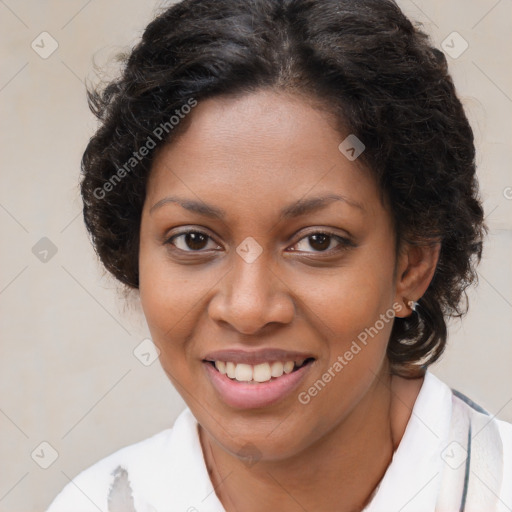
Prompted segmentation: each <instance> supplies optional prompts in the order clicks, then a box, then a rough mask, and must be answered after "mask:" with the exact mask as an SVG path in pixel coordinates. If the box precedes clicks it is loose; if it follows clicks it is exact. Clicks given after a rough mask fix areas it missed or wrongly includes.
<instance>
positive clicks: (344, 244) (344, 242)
mask: <svg viewBox="0 0 512 512" xmlns="http://www.w3.org/2000/svg"><path fill="white" fill-rule="evenodd" d="M191 233H194V234H199V235H204V236H206V237H207V238H208V239H210V240H213V238H212V237H211V236H210V235H208V234H207V233H205V232H204V231H200V230H198V229H189V230H186V231H182V232H181V233H176V234H174V235H172V236H171V237H170V238H168V239H167V240H166V241H165V245H169V246H172V247H173V250H176V251H180V252H182V253H198V254H201V253H203V252H206V251H208V249H206V250H205V249H200V250H196V251H195V250H188V251H186V250H183V249H179V248H178V247H176V246H175V245H174V243H173V241H174V240H175V239H176V238H179V237H181V236H185V235H189V234H191ZM313 235H325V236H327V237H329V238H331V239H335V240H336V241H337V242H338V244H339V246H338V247H337V248H336V249H327V250H325V251H312V252H313V254H320V255H322V254H329V255H331V254H332V253H336V252H341V251H343V250H344V249H347V248H349V247H355V244H354V243H353V242H352V240H350V239H349V238H345V237H342V236H340V235H337V234H335V233H332V232H330V231H328V230H322V231H312V232H310V233H308V234H306V235H304V236H303V237H302V238H300V239H299V240H298V241H297V242H296V243H295V244H294V245H297V244H298V243H299V242H301V241H302V240H307V239H308V238H309V237H311V236H313ZM329 245H330V244H329ZM292 252H297V253H301V252H303V251H295V250H294V251H292Z"/></svg>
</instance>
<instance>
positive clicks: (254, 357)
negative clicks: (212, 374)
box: [203, 348, 314, 365]
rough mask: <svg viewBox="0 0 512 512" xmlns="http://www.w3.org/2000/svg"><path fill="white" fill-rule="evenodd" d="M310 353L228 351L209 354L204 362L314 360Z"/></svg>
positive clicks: (273, 350) (263, 350)
mask: <svg viewBox="0 0 512 512" xmlns="http://www.w3.org/2000/svg"><path fill="white" fill-rule="evenodd" d="M313 357H314V356H313V354H311V353H310V352H295V351H290V350H282V349H277V348H265V349H259V350H251V351H247V350H240V349H227V350H216V351H214V352H209V353H208V354H206V356H204V358H203V360H204V361H224V362H232V363H235V364H239V363H243V364H251V365H255V364H261V363H271V362H274V361H281V362H286V361H303V360H304V359H309V358H313Z"/></svg>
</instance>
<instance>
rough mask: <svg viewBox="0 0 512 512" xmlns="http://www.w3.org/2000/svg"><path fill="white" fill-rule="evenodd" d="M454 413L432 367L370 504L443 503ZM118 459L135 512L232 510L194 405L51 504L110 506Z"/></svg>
mask: <svg viewBox="0 0 512 512" xmlns="http://www.w3.org/2000/svg"><path fill="white" fill-rule="evenodd" d="M464 407H469V406H468V405H466V404H464ZM451 415H452V393H451V390H450V388H449V387H448V386H447V385H446V384H444V383H443V382H441V381H440V380H439V379H438V378H437V377H435V376H434V375H433V374H432V373H430V372H428V371H427V373H426V375H425V380H424V383H423V385H422V388H421V390H420V393H419V395H418V397H417V399H416V402H415V404H414V407H413V411H412V415H411V418H410V420H409V422H408V424H407V428H406V430H405V433H404V436H403V438H402V440H401V442H400V445H399V446H398V448H397V450H396V451H395V453H394V455H393V459H392V462H391V464H390V465H389V467H388V469H387V471H386V473H385V475H384V477H383V478H382V480H381V482H380V484H379V486H378V488H377V491H376V493H375V494H374V496H373V499H372V500H371V502H370V503H369V505H368V506H367V507H366V508H365V509H364V511H363V512H398V511H400V512H434V511H435V510H436V502H437V500H438V494H439V491H440V486H441V479H442V476H443V471H444V470H446V462H445V461H444V459H443V458H442V454H443V450H445V448H446V447H447V444H448V441H449V434H450V420H451ZM489 419H491V418H489ZM496 421H497V424H498V427H499V431H500V434H501V439H502V443H503V484H502V487H501V491H500V495H499V502H498V506H497V508H496V509H495V510H496V512H506V511H512V424H510V423H507V422H504V421H498V420H496ZM488 462H490V463H491V464H492V461H488ZM119 466H121V467H122V468H124V469H125V470H126V471H127V473H128V478H129V481H130V485H131V489H132V491H133V499H134V505H135V510H136V512H178V511H180V512H186V511H189V512H194V511H196V512H225V511H224V508H223V507H222V504H221V503H220V501H219V500H218V498H217V496H216V494H215V491H214V489H213V486H212V483H211V480H210V478H209V476H208V472H207V469H206V465H205V462H204V458H203V453H202V449H201V445H200V441H199V436H198V431H197V422H196V420H195V418H194V416H193V415H192V413H191V412H190V410H189V409H188V408H187V409H185V410H184V411H183V412H182V413H181V414H180V416H179V417H178V418H177V420H176V422H175V424H174V427H173V428H172V429H167V430H164V431H162V432H160V433H158V434H156V435H154V436H152V437H150V438H148V439H145V440H143V441H140V442H138V443H135V444H133V445H130V446H127V447H125V448H123V449H121V450H119V451H117V452H115V453H113V454H112V455H110V456H108V457H106V458H104V459H102V460H100V461H99V462H97V463H96V464H94V465H92V466H91V467H89V468H87V469H86V470H84V471H83V472H81V473H80V474H79V475H78V476H76V477H75V478H74V479H73V480H72V481H71V482H69V483H68V484H67V485H66V486H65V488H64V489H63V490H62V491H61V493H60V494H59V495H58V496H57V497H56V498H55V500H54V501H53V502H52V504H51V505H50V507H49V508H48V509H47V512H97V511H98V510H100V511H102V512H109V509H108V494H109V491H110V487H111V485H112V482H113V478H114V477H113V476H112V474H113V473H114V472H115V471H116V469H118V468H119ZM476 476H477V477H478V475H476ZM314 512H319V511H314ZM443 512H452V511H451V510H446V511H443ZM453 512H455V511H453ZM457 512H458V508H457ZM485 512H491V511H485Z"/></svg>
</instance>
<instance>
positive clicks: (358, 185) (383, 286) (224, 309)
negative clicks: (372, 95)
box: [139, 91, 439, 512]
mask: <svg viewBox="0 0 512 512" xmlns="http://www.w3.org/2000/svg"><path fill="white" fill-rule="evenodd" d="M191 115H192V116H193V118H192V122H191V123H190V126H188V128H187V130H186V131H185V132H184V133H183V134H182V135H180V137H179V138H178V139H177V140H175V141H174V142H173V143H171V144H169V145H167V146H165V147H164V148H163V149H162V150H161V151H159V153H158V154H157V155H156V158H155V161H154V164H153V168H152V172H151V176H150V178H149V182H148V189H147V196H146V200H145V204H144V208H143V214H142V220H141V230H140V253H139V268H140V299H141V304H142V307H143V310H144V314H145V316H146V319H147V322H148V325H149V328H150V331H151V334H152V337H153V341H154V342H155V344H156V345H157V346H158V348H159V349H160V351H161V354H160V361H161V364H162V367H163V368H164V370H165V371H166V373H167V374H168V376H169V378H170V379H171V381H172V382H173V384H174V385H175V386H176V388H177V389H178V391H179V392H180V393H181V395H182V396H183V398H184V400H185V401H186V402H187V404H188V406H189V407H190V409H191V410H192V412H193V414H194V415H195V417H196V418H197V419H198V422H199V424H200V429H199V433H200V439H201V444H202V447H203V453H204V456H205V460H206V463H207V466H208V468H209V471H210V476H211V479H212V481H213V484H214V485H215V486H216V492H217V495H218V496H219V498H220V500H221V501H222V503H223V505H224V506H225V508H226V510H227V511H229V512H231V511H235V510H237V511H244V512H251V511H256V510H277V509H279V510H282V511H295V510H303V509H306V510H333V509H336V510H338V511H355V510H360V508H361V507H362V506H364V504H365V503H367V501H368V499H369V497H370V496H371V493H372V492H373V490H374V489H375V487H376V485H377V484H378V482H379V481H380V479H381V478H382V476H383V475H384V473H385V470H386V468H387V466H388V465H389V463H390V461H391V457H392V454H393V450H395V449H396V447H397V446H398V443H399V442H400V439H401V438H402V435H403V432H404V430H405V427H406V425H407V421H408V419H409V417H410V413H411V409H412V406H413V405H414V401H415V400H416V397H417V395H418V392H419V390H420V387H421V384H422V380H423V379H415V380H405V379H402V378H399V377H394V376H391V375H390V372H389V365H388V362H387V358H386V345H387V342H388V339H389V335H390V332H391V327H392V322H388V323H385V325H384V327H383V328H382V329H381V330H380V331H379V332H378V334H377V335H375V336H374V337H373V338H372V339H371V340H370V341H369V342H368V344H367V345H366V346H364V348H363V349H362V350H361V351H360V352H359V353H358V354H357V355H356V356H354V358H353V359H352V360H351V361H350V362H349V363H348V364H347V365H346V366H345V367H344V368H343V370H342V371H341V372H339V373H337V374H336V377H335V378H333V379H332V380H331V382H329V383H328V384H327V385H326V386H325V388H324V389H322V391H321V392H320V393H318V395H317V396H315V397H314V398H313V399H312V400H311V401H310V402H309V403H308V404H307V405H304V404H301V403H300V402H299V401H298V399H297V395H298V392H300V391H304V390H307V389H308V388H309V387H310V386H311V385H312V384H313V383H314V382H315V381H317V380H318V379H320V378H321V376H322V374H324V373H325V372H326V371H327V370H328V369H329V368H330V367H332V365H333V363H334V362H335V361H336V359H337V358H338V356H340V355H343V354H344V353H345V352H346V351H347V350H348V349H349V348H350V346H351V344H352V342H353V340H356V339H357V336H358V334H360V333H361V332H362V331H364V329H365V328H367V327H369V326H373V325H374V324H375V323H376V321H377V320H378V319H379V318H380V315H381V314H383V313H386V311H389V310H393V304H398V305H399V308H398V309H397V316H407V315H409V314H411V310H410V309H409V308H408V306H407V305H406V304H404V297H406V298H407V299H415V300H416V299H418V298H419V297H421V296H422V294H423V293H424V292H425V290H426V289H427V287H428V284H429V282H430V280H431V279H432V275H433V272H434V270H435V265H436V262H437V259H438V255H439V247H438V246H433V247H409V246H403V247H402V248H401V250H400V251H399V256H398V257H397V254H396V251H395V245H396V244H395V234H394V229H393V223H392V219H391V216H390V214H389V211H388V209H387V207H386V206H385V205H384V204H382V202H381V199H380V194H379V189H378V186H377V184H376V182H375V180H374V178H373V177H372V175H371V173H370V172H369V171H368V170H366V169H364V168H363V167H362V166H361V165H359V164H358V162H357V160H356V161H354V162H350V161H349V160H348V159H347V158H345V156H344V155H343V154H342V153H341V152H340V151H339V150H338V145H339V144H340V142H341V141H342V140H343V139H344V138H345V137H346V136H347V135H348V133H346V134H340V133H339V132H338V131H337V130H336V129H335V128H334V126H333V123H332V122H330V120H329V119H328V118H327V114H325V113H324V112H322V111H320V110H319V109H316V108H314V107H313V106H312V103H311V102H308V101H307V100H306V99H305V98H303V97H298V96H292V95H287V94H284V93H276V92H272V91H258V92H256V93H251V94H250V95H245V96H241V97H236V98H235V97H217V98H213V99H209V100H206V101H204V102H201V103H200V104H199V105H198V106H197V107H196V108H195V109H194V112H193V114H191ZM332 193H335V194H339V195H341V196H343V197H345V198H347V200H348V201H350V203H354V204H358V205H359V206H353V205H351V204H349V203H348V202H344V201H334V202H331V203H329V204H328V205H327V206H326V207H325V208H323V209H321V210H318V211H316V212H310V213H308V214H307V215H303V216H300V217H297V218H293V219H286V220H282V221H280V220H279V218H278V213H279V211H280V210H281V209H282V208H284V207H285V206H287V205H289V204H290V203H293V202H295V201H297V200H299V199H309V198H311V197H314V196H321V195H325V194H332ZM171 195H172V196H179V197H181V198H186V199H191V200H196V201H201V202H204V203H207V204H209V205H212V206H215V207H217V208H222V209H224V210H225V212H226V217H225V218H224V219H223V220H218V219H211V218H209V217H206V216H204V215H201V214H199V213H196V212H191V211H188V210H186V209H184V208H182V207H181V206H180V205H178V204H177V203H171V202H167V203H164V204H161V205H160V206H158V207H154V205H155V204H156V203H158V202H160V201H161V200H162V199H164V198H165V197H168V196H171ZM152 208H153V209H152ZM187 228H194V229H196V230H198V231H200V232H203V233H205V234H206V235H208V236H209V237H211V238H206V239H205V240H203V241H202V243H201V244H199V243H198V242H196V244H197V245H193V243H192V244H191V245H189V246H187V244H186V238H185V236H182V237H180V238H177V239H176V238H175V239H174V241H173V243H174V245H173V243H171V242H169V239H170V237H171V236H173V235H176V234H179V233H180V232H183V231H184V230H185V229H187ZM326 230H327V231H328V232H332V233H334V234H335V235H338V236H341V237H344V238H347V239H348V240H350V242H349V243H348V244H341V243H340V242H339V241H337V239H336V238H335V237H331V238H328V239H327V241H326V242H325V243H324V244H323V245H320V244H319V243H318V242H317V243H316V244H315V242H314V241H312V240H311V238H308V236H310V235H312V234H314V233H322V232H325V231H326ZM246 237H253V238H254V239H255V240H256V241H257V242H258V244H259V245H260V246H261V248H262V249H263V252H262V253H261V255H260V256H259V257H258V258H257V259H256V260H255V261H254V262H252V263H247V262H246V261H244V259H242V258H241V257H240V256H239V255H238V254H237V252H236V248H237V247H238V246H239V245H240V244H241V243H242V241H244V239H245V238H246ZM166 242H168V243H166ZM329 242H330V243H329ZM180 249H181V250H180ZM194 249H195V251H194ZM322 249H323V250H322ZM228 348H236V349H253V348H280V349H285V350H296V351H301V352H309V353H312V354H314V357H315V361H314V363H313V364H312V365H311V366H310V368H309V370H308V373H307V375H306V378H305V380H304V382H303V383H302V384H301V386H300V388H299V389H298V390H297V392H293V393H291V395H290V396H288V397H286V398H285V399H284V400H281V401H279V402H277V403H276V404H274V405H272V406H269V407H265V408H259V409H249V410H239V409H234V408H231V407H229V406H228V405H227V404H225V403H224V402H223V401H222V400H221V399H220V397H219V396H218V395H217V393H216V391H215V389H214V388H213V387H212V385H211V384H210V381H209V380H208V378H207V376H206V372H205V363H203V362H202V360H203V358H204V357H205V355H206V354H207V353H208V352H210V351H213V350H221V349H228ZM242 448H243V452H244V454H246V455H247V454H248V455H249V456H251V455H252V456H253V457H254V458H255V461H254V463H252V464H248V463H247V460H246V459H244V458H243V457H242V456H241V455H239V454H238V452H239V451H240V450H241V449H242ZM221 482H222V483H221Z"/></svg>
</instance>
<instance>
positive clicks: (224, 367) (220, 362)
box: [215, 361, 226, 375]
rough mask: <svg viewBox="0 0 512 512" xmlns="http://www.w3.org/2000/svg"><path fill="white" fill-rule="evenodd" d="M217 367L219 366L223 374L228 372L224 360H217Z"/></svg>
mask: <svg viewBox="0 0 512 512" xmlns="http://www.w3.org/2000/svg"><path fill="white" fill-rule="evenodd" d="M215 368H217V370H219V372H220V373H222V375H224V374H225V373H226V363H225V362H224V361H215Z"/></svg>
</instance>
